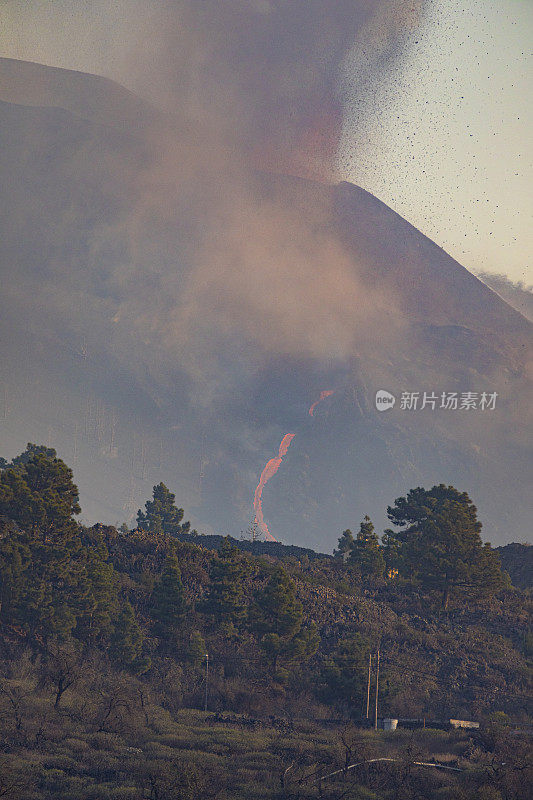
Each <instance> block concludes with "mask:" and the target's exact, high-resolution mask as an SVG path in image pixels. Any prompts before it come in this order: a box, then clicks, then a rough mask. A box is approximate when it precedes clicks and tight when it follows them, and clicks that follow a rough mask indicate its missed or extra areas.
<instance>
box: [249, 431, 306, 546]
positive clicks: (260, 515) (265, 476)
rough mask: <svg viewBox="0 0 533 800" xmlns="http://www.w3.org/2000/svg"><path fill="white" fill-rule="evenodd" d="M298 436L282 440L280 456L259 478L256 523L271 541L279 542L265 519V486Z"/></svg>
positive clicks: (290, 434) (255, 508)
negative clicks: (262, 500)
mask: <svg viewBox="0 0 533 800" xmlns="http://www.w3.org/2000/svg"><path fill="white" fill-rule="evenodd" d="M295 436H296V434H295V433H286V434H285V436H284V437H283V439H282V440H281V444H280V446H279V452H278V455H277V456H276V457H275V458H271V459H270V460H269V461H267V463H266V465H265V468H264V469H263V472H262V473H261V477H260V478H259V483H258V484H257V489H256V490H255V494H254V511H255V521H256V523H257V525H258V527H259V530H260V531H261V532H262V533H263V534H264V535H265V536H266V538H267V539H268V540H269V541H271V542H275V541H277V540H276V539H275V538H274V537H273V536H272V534H271V533H270V531H269V530H268V525H267V524H266V522H265V520H264V518H263V507H262V504H261V495H262V494H263V489H264V488H265V485H266V484H267V483H268V481H269V480H270V478H271V477H272V476H273V475H275V474H276V472H277V471H278V469H279V465H280V464H281V461H282V459H283V456H285V455H287V450H288V449H289V447H290V446H291V442H292V440H293V439H294V437H295Z"/></svg>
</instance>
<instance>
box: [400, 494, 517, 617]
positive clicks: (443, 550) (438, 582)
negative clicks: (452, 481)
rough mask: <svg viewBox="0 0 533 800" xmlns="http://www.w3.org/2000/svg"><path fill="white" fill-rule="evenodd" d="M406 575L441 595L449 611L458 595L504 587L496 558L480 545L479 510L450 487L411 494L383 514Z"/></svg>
mask: <svg viewBox="0 0 533 800" xmlns="http://www.w3.org/2000/svg"><path fill="white" fill-rule="evenodd" d="M387 513H388V516H389V519H390V520H391V521H392V522H393V523H394V524H395V525H397V526H398V527H400V528H401V530H399V531H396V532H395V533H394V536H395V537H396V539H397V541H398V543H399V548H400V554H401V565H402V568H403V570H404V572H405V573H406V574H407V575H408V576H410V577H414V578H418V579H419V580H420V581H421V582H422V583H423V584H424V585H426V586H428V587H429V588H434V589H436V590H438V591H440V592H441V594H442V607H443V608H447V606H448V602H449V598H450V595H451V594H452V593H453V592H454V591H458V590H461V589H462V590H474V591H476V592H477V593H480V592H481V593H486V594H491V593H494V592H495V591H497V589H498V588H500V587H501V586H502V585H503V584H504V576H503V575H502V572H501V569H500V565H499V561H498V558H497V556H496V554H495V553H494V552H493V551H492V549H491V547H490V545H488V544H485V545H483V542H482V540H481V522H479V520H478V519H477V509H476V507H475V506H474V504H473V503H472V501H471V500H470V498H469V496H468V494H467V493H466V492H459V491H457V489H455V488H454V487H453V486H445V485H444V484H440V485H439V486H433V488H432V489H429V490H426V489H422V488H420V487H419V488H417V489H412V490H411V491H410V492H409V493H408V495H407V496H406V497H399V498H398V499H397V500H396V501H395V504H394V506H392V507H391V506H389V508H388V509H387Z"/></svg>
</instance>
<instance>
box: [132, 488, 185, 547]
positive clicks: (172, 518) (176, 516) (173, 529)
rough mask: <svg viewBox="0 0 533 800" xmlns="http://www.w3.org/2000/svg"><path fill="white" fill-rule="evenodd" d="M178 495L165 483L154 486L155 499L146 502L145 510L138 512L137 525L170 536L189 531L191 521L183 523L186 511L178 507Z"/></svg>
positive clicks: (152, 532)
mask: <svg viewBox="0 0 533 800" xmlns="http://www.w3.org/2000/svg"><path fill="white" fill-rule="evenodd" d="M175 500H176V495H174V494H172V492H170V491H169V490H168V489H167V487H166V486H165V484H164V483H159V484H158V485H157V486H154V489H153V499H152V500H147V501H146V503H145V509H146V510H145V512H144V513H143V512H142V511H141V510H140V509H139V511H138V513H137V525H138V527H139V528H140V529H141V530H143V531H148V532H149V533H151V534H154V535H157V534H161V533H165V534H167V535H169V536H179V534H180V533H188V532H189V530H190V527H191V524H190V522H184V523H182V522H181V521H182V519H183V514H184V511H183V509H182V508H176V504H175Z"/></svg>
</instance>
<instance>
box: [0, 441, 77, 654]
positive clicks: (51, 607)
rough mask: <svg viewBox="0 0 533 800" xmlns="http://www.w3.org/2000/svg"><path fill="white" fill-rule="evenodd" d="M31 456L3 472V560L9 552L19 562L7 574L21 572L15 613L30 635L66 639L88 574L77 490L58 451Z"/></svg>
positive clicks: (0, 509)
mask: <svg viewBox="0 0 533 800" xmlns="http://www.w3.org/2000/svg"><path fill="white" fill-rule="evenodd" d="M28 451H30V452H28ZM28 451H26V453H23V454H22V456H19V457H17V458H16V459H14V460H13V462H12V464H11V465H10V466H9V467H8V468H6V469H4V470H2V471H1V472H0V516H2V517H4V518H5V519H6V520H8V521H9V522H10V523H11V525H10V527H9V531H10V537H9V542H5V543H4V545H5V546H4V554H6V552H7V551H6V549H5V548H6V547H8V546H9V547H11V558H12V559H15V560H12V561H11V567H9V568H8V569H7V571H8V572H9V569H11V568H13V569H19V570H20V569H23V572H22V573H21V574H20V576H19V580H20V582H21V585H22V588H21V589H18V590H17V601H16V608H15V607H13V609H12V610H13V612H14V613H15V614H16V618H17V621H18V622H19V623H20V624H22V625H23V626H24V627H25V628H26V629H27V631H28V632H29V633H30V634H32V635H35V634H38V635H40V636H41V637H43V638H44V639H46V637H48V636H50V635H57V636H61V637H64V638H65V637H67V636H68V635H69V634H70V632H71V630H72V628H73V627H74V625H75V623H76V614H77V601H76V596H77V592H78V588H79V585H80V582H81V580H82V575H83V569H84V563H83V550H82V547H81V541H80V536H79V528H78V525H77V523H76V521H75V520H74V515H76V514H79V513H80V507H79V504H78V489H77V487H76V486H75V484H74V483H73V481H72V472H71V470H70V469H69V468H68V467H67V466H66V464H64V463H63V461H61V459H58V458H56V457H55V451H47V450H46V448H39V447H37V446H36V445H28ZM17 565H18V566H17ZM23 565H25V566H24V567H23ZM6 568H7V565H6Z"/></svg>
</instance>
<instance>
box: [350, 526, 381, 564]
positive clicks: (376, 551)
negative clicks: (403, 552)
mask: <svg viewBox="0 0 533 800" xmlns="http://www.w3.org/2000/svg"><path fill="white" fill-rule="evenodd" d="M349 562H350V563H351V564H357V565H358V567H359V569H360V570H361V575H362V576H363V577H364V578H369V577H373V578H379V577H381V575H383V571H384V569H385V561H384V559H383V554H382V552H381V547H380V544H379V539H378V536H377V534H376V532H375V530H374V526H373V524H372V521H371V519H370V517H368V516H365V518H364V520H363V522H361V525H360V528H359V532H358V534H357V537H356V539H355V542H354V545H353V547H352V549H351V552H350V556H349Z"/></svg>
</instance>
